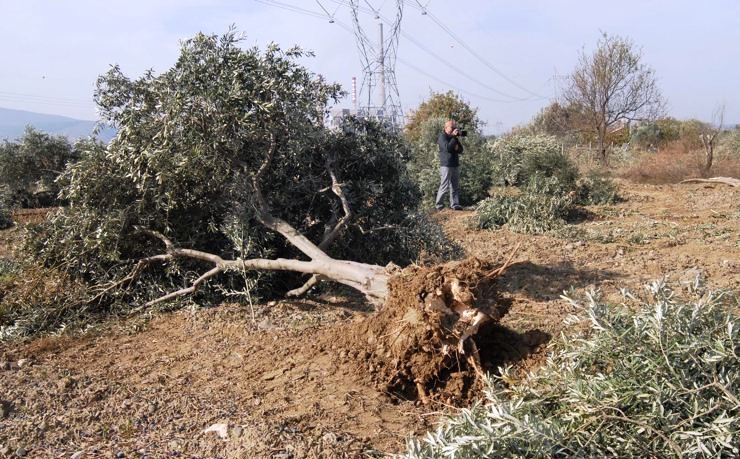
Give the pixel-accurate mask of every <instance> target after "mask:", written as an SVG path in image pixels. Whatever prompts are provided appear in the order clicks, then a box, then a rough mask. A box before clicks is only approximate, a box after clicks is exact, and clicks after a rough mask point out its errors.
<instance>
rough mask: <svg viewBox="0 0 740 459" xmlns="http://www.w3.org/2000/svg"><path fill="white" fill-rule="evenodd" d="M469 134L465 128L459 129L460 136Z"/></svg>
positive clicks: (458, 134)
mask: <svg viewBox="0 0 740 459" xmlns="http://www.w3.org/2000/svg"><path fill="white" fill-rule="evenodd" d="M467 135H468V131H466V130H465V129H458V130H457V136H458V137H465V136H467Z"/></svg>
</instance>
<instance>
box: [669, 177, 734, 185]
mask: <svg viewBox="0 0 740 459" xmlns="http://www.w3.org/2000/svg"><path fill="white" fill-rule="evenodd" d="M679 183H723V184H725V185H730V186H734V187H740V179H736V178H733V177H712V178H690V179H686V180H681V181H680V182H679Z"/></svg>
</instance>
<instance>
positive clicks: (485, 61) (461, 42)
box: [408, 2, 546, 100]
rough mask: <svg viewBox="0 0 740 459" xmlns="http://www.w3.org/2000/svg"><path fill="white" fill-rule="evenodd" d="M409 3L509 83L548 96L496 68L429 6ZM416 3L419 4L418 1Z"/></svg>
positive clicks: (525, 90) (534, 94) (537, 95)
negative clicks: (431, 10)
mask: <svg viewBox="0 0 740 459" xmlns="http://www.w3.org/2000/svg"><path fill="white" fill-rule="evenodd" d="M408 3H409V4H411V6H412V7H415V8H417V9H419V8H421V11H422V14H423V15H425V16H428V17H429V18H430V19H431V20H432V21H433V22H434V23H435V24H437V25H438V26H439V27H440V28H441V29H442V30H444V31H445V32H447V34H448V35H449V36H450V37H452V39H454V40H455V41H456V42H457V43H459V44H460V45H461V46H462V47H463V48H465V49H466V50H467V51H468V52H469V53H470V54H472V55H473V56H474V57H475V58H476V59H478V60H479V61H481V62H482V63H483V64H484V65H485V66H486V67H488V68H489V69H491V70H492V71H493V72H494V73H496V74H497V75H498V76H500V77H501V78H503V79H504V80H506V81H508V82H509V83H511V84H512V85H514V86H516V87H517V88H519V89H521V90H522V91H524V92H526V93H528V94H530V95H532V96H534V97H536V98H538V99H546V97H544V96H542V95H540V94H537V93H536V92H533V91H530V90H529V89H527V88H526V87H524V86H522V85H520V84H519V83H517V82H516V81H515V80H513V79H512V78H510V77H508V76H507V75H506V74H504V73H503V72H502V71H500V70H499V69H497V68H496V67H495V66H493V64H491V63H490V62H488V61H487V60H486V59H484V58H483V57H482V56H481V55H480V54H478V53H477V52H476V51H475V50H474V49H473V48H472V47H470V46H469V45H468V44H467V43H465V42H464V41H463V40H462V39H461V38H460V37H458V36H457V35H456V34H455V33H454V32H452V30H450V28H449V27H447V26H446V25H444V23H443V22H442V21H440V20H439V19H438V18H437V17H436V16H435V15H434V14H432V13H431V12H430V11H429V10H428V9H427V7H421V5H420V4H419V6H418V7H417V6H415V5H413V4H412V3H411V2H408ZM416 3H417V4H418V2H416ZM522 100H527V99H522ZM530 100H531V99H530Z"/></svg>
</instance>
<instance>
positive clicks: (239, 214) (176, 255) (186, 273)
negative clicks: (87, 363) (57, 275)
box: [31, 30, 444, 304]
mask: <svg viewBox="0 0 740 459" xmlns="http://www.w3.org/2000/svg"><path fill="white" fill-rule="evenodd" d="M240 41H241V39H240V37H239V36H238V35H237V34H236V32H235V31H233V30H231V31H229V32H228V33H226V34H224V35H223V36H206V35H203V34H198V35H197V36H195V37H194V38H192V39H190V40H187V41H185V42H183V44H182V46H181V54H180V57H179V59H178V60H177V62H176V64H175V65H174V66H173V67H172V68H171V69H169V70H167V71H166V72H164V73H162V74H161V75H154V73H153V72H151V71H149V72H147V73H146V74H144V75H143V76H142V77H140V78H137V79H130V78H128V77H126V76H125V75H124V74H123V73H122V71H121V69H120V68H119V67H117V66H114V67H112V68H111V69H110V70H109V71H108V72H107V73H106V74H104V75H102V76H101V77H100V78H99V80H98V83H97V91H96V100H97V102H98V104H99V106H100V109H101V113H102V114H103V116H104V117H105V118H106V119H107V120H108V121H109V122H110V123H112V124H113V125H115V126H116V127H117V128H118V133H117V136H116V137H115V138H114V139H113V140H112V141H111V142H110V144H109V145H108V146H107V147H105V148H103V147H98V146H95V147H94V148H89V149H88V150H87V151H85V152H84V155H83V158H82V159H81V161H80V162H78V163H77V164H75V165H73V166H72V167H70V168H68V169H67V171H66V172H65V174H64V176H63V178H62V181H63V183H64V188H63V189H62V196H63V197H64V198H65V199H68V200H69V201H70V203H71V206H70V207H69V208H68V209H66V210H65V211H64V212H60V213H58V214H57V215H55V216H54V217H53V219H52V220H51V221H50V222H49V223H48V224H47V225H45V226H43V227H41V228H39V229H38V230H37V231H38V234H37V236H36V237H35V238H34V239H33V240H32V241H31V246H32V248H33V250H34V251H35V253H37V254H39V256H40V258H41V259H42V260H43V261H45V262H46V263H48V264H51V265H54V266H59V267H62V268H64V269H65V270H66V271H67V272H69V273H75V274H76V275H77V276H80V277H83V278H85V279H86V280H87V281H89V282H91V283H92V284H94V287H93V290H95V291H97V292H99V295H98V296H99V298H98V301H101V302H103V301H104V300H106V301H111V300H115V299H116V298H120V299H122V300H124V301H127V302H134V303H140V302H143V301H148V303H145V304H154V303H155V302H158V301H161V300H168V299H170V298H174V297H176V296H180V295H184V294H189V293H196V294H197V293H198V292H201V291H202V289H198V287H200V286H201V285H203V284H206V283H210V284H211V285H212V286H213V287H217V288H212V289H209V290H208V291H209V292H215V291H218V290H219V289H221V290H223V289H226V290H228V289H232V288H236V286H240V287H239V288H243V289H244V290H243V293H244V294H252V293H253V292H255V290H254V287H255V286H256V287H257V290H256V292H273V291H275V289H276V288H277V287H278V286H280V287H282V288H285V287H286V286H291V285H293V286H295V285H300V284H301V283H302V282H303V281H305V278H304V279H295V278H289V277H286V276H285V275H280V276H277V275H275V274H270V273H274V272H276V271H278V272H285V271H298V272H303V273H305V274H308V275H315V276H314V277H312V278H311V279H313V281H314V283H315V281H319V280H323V279H333V280H339V281H342V280H344V281H346V282H345V283H348V284H349V285H352V286H355V287H357V286H358V282H360V280H362V281H364V282H365V284H362V282H360V284H362V285H360V287H361V289H362V288H366V289H368V290H372V289H373V288H375V287H374V284H373V282H374V281H375V280H376V279H374V277H373V276H375V275H376V274H377V275H378V276H379V280H378V286H377V288H378V292H377V293H378V296H379V297H382V291H383V288H384V285H385V284H384V279H383V278H382V277H383V276H382V272H381V271H382V270H381V269H380V268H379V267H377V266H375V265H362V264H361V263H356V262H349V261H348V262H342V263H340V264H337V263H332V262H334V261H336V260H334V259H333V258H331V257H342V258H351V259H354V260H358V261H361V262H366V263H383V264H384V263H387V262H389V261H395V262H397V263H405V262H408V261H410V260H412V259H414V257H415V256H417V255H418V253H419V252H420V251H422V250H426V251H427V252H430V253H434V252H435V250H436V248H437V247H440V246H443V245H444V241H441V240H440V238H441V232H440V233H438V234H432V233H433V231H425V230H424V228H429V227H430V225H429V223H428V222H426V221H423V217H419V216H415V214H414V210H415V208H416V206H417V204H418V202H419V199H420V194H419V192H418V190H417V188H416V187H415V186H414V184H413V183H412V182H411V180H410V179H409V178H408V176H407V174H406V172H405V168H404V165H403V162H402V160H401V157H402V156H403V150H404V143H403V141H402V139H401V138H399V137H397V136H396V135H394V134H392V133H389V132H387V131H385V130H383V129H382V128H381V127H380V126H378V125H376V124H373V123H372V122H365V121H358V120H353V119H350V120H348V121H347V122H346V123H345V124H344V126H343V127H342V128H341V129H340V130H338V131H328V130H327V129H325V128H324V127H323V125H322V121H323V117H324V110H325V107H326V106H327V103H328V102H329V101H330V100H336V99H337V98H338V97H340V95H341V91H340V88H339V86H337V85H335V84H328V83H326V82H325V81H324V80H323V79H322V78H320V77H317V76H315V75H313V74H312V73H310V72H309V71H308V70H307V69H305V68H304V67H302V66H301V65H299V64H298V63H297V60H298V59H299V58H301V57H303V56H305V55H306V53H305V52H304V51H302V50H301V49H299V48H291V49H289V50H285V51H284V50H282V49H280V48H279V47H278V46H276V45H270V46H269V47H268V48H267V49H266V50H265V51H264V52H260V51H259V50H258V49H256V48H251V49H246V50H245V49H242V48H241V47H240V46H239V44H240ZM430 234H432V237H429V235H430ZM368 243H369V244H371V245H370V246H369V245H368ZM435 244H436V245H435ZM209 266H210V269H207V268H208V267H209ZM161 268H164V269H161ZM342 276H345V277H348V278H342ZM278 281H279V282H278ZM371 284H373V285H371ZM183 285H187V286H188V287H187V288H185V289H180V290H178V291H176V292H172V290H173V289H175V288H180V287H182V286H183ZM311 285H313V283H312V284H311ZM363 286H364V287H363ZM304 290H305V289H304ZM168 292H169V293H168Z"/></svg>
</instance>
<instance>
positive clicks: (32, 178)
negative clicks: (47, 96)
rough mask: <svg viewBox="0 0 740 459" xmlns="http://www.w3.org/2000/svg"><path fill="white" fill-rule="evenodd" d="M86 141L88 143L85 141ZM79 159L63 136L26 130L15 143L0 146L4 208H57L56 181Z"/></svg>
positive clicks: (0, 183)
mask: <svg viewBox="0 0 740 459" xmlns="http://www.w3.org/2000/svg"><path fill="white" fill-rule="evenodd" d="M85 142H88V141H85ZM78 159H79V151H78V148H76V147H74V146H73V145H72V144H71V143H70V141H69V139H67V138H66V137H63V136H50V135H48V134H46V133H43V132H40V131H37V130H35V129H34V128H32V127H28V128H26V132H25V134H24V135H23V137H22V138H21V139H20V140H19V141H17V142H10V141H7V140H6V141H4V142H3V144H2V145H0V186H2V187H3V188H4V192H3V195H4V199H3V201H4V204H5V205H6V206H8V207H26V208H28V207H45V206H55V205H59V200H58V199H57V194H58V192H59V186H58V185H57V184H56V183H55V180H56V178H57V177H58V176H59V175H60V174H61V173H62V171H63V170H64V168H65V167H66V165H67V164H69V163H73V162H75V161H77V160H78Z"/></svg>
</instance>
